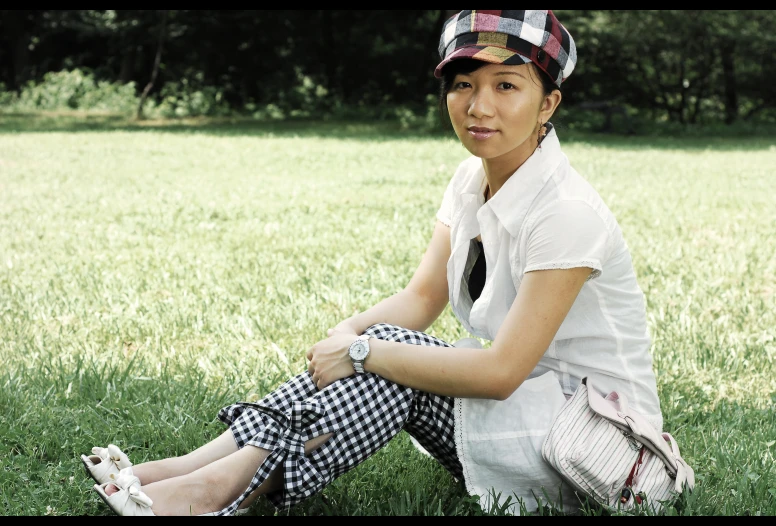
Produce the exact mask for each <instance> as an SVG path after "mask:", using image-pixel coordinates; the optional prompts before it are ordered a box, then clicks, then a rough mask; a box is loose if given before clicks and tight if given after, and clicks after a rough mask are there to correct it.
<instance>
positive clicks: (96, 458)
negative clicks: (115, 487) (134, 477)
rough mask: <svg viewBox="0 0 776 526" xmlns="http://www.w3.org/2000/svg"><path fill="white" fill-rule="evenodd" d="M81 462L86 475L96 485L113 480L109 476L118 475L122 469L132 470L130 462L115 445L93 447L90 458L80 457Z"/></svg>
mask: <svg viewBox="0 0 776 526" xmlns="http://www.w3.org/2000/svg"><path fill="white" fill-rule="evenodd" d="M81 462H83V464H84V468H85V469H86V473H87V474H88V475H89V476H90V477H92V478H93V479H94V481H95V482H96V483H97V484H102V483H104V482H109V481H111V480H113V479H111V475H118V473H119V471H121V470H122V469H130V470H131V468H132V462H130V461H129V458H127V455H125V454H124V452H123V451H121V450H120V449H119V448H118V446H116V445H115V444H109V445H108V447H93V448H92V455H91V456H88V457H87V456H86V455H81ZM130 472H131V471H130Z"/></svg>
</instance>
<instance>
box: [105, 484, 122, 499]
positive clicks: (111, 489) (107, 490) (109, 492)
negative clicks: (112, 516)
mask: <svg viewBox="0 0 776 526" xmlns="http://www.w3.org/2000/svg"><path fill="white" fill-rule="evenodd" d="M118 490H119V488H117V487H116V485H115V484H108V485H107V486H105V494H106V495H107V496H109V497H110V496H111V495H113V494H114V493H116V492H117V491H118Z"/></svg>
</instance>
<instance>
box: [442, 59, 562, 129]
mask: <svg viewBox="0 0 776 526" xmlns="http://www.w3.org/2000/svg"><path fill="white" fill-rule="evenodd" d="M488 64H489V62H483V61H482V60H476V59H473V58H459V59H456V60H451V61H450V62H448V63H447V64H446V65H445V67H444V68H442V78H440V79H439V111H440V113H441V117H442V120H443V121H444V120H445V117H446V116H447V94H448V93H449V92H450V90H451V89H453V81H454V80H455V76H456V75H458V74H463V75H468V74H469V73H472V72H474V71H477V70H478V69H480V68H481V67H482V66H486V65H488ZM529 64H530V65H531V69H533V70H534V72H535V73H537V74H538V77H539V81H540V82H541V83H542V90H543V91H544V95H545V96H546V95H549V94H550V93H552V92H553V91H555V90H560V88H559V87H558V86H557V85H556V84H555V82H554V81H553V80H552V79H551V78H550V76H549V75H547V74H546V73H545V72H544V71H542V70H541V69H539V68H537V67H536V65H534V64H533V62H529Z"/></svg>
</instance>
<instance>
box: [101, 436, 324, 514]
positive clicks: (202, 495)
mask: <svg viewBox="0 0 776 526" xmlns="http://www.w3.org/2000/svg"><path fill="white" fill-rule="evenodd" d="M225 434H226V433H225ZM222 436H224V435H222ZM228 437H229V439H230V440H232V443H233V444H234V440H233V439H232V436H231V432H228ZM330 437H331V433H327V434H325V435H321V436H319V437H316V438H314V439H312V440H310V441H308V442H307V443H306V444H305V454H307V453H309V452H310V451H312V450H314V449H315V448H317V447H318V446H320V445H321V444H323V443H324V442H326V441H327V440H328V439H329V438H330ZM220 438H221V437H219V438H218V439H216V441H217V440H219V439H220ZM214 442H215V441H214ZM212 443H213V442H211V444H212ZM200 449H201V448H200ZM234 449H235V452H233V453H232V454H230V455H227V456H224V457H222V458H219V459H216V460H214V461H213V462H210V463H208V464H206V465H204V466H203V467H200V468H198V469H196V470H194V471H192V472H189V473H185V474H182V475H180V476H175V477H172V478H166V479H163V480H159V481H158V482H153V483H150V484H148V485H145V484H143V492H144V493H145V494H146V495H148V496H149V497H150V498H151V500H153V501H154V505H153V506H152V508H151V509H152V511H153V512H154V514H156V515H200V514H202V513H209V512H214V511H218V510H220V509H223V508H225V507H226V506H228V505H229V504H230V503H231V502H233V501H234V500H235V499H236V498H237V497H239V496H240V495H242V493H243V492H244V491H245V488H247V487H248V485H249V484H250V482H251V480H252V479H253V476H254V475H255V474H256V471H257V470H258V469H259V466H260V465H261V463H262V462H264V459H266V458H267V456H268V455H269V453H270V452H269V451H267V450H266V449H261V448H258V447H253V446H249V447H244V448H242V449H241V450H239V451H237V446H234ZM197 451H199V450H197ZM194 453H196V451H195V452H194ZM180 458H183V457H180ZM198 458H199V457H198ZM167 460H173V459H167ZM160 462H161V461H160ZM187 465H190V464H187ZM141 482H142V479H141ZM282 482H283V474H282V473H281V471H280V470H276V471H275V472H273V473H272V475H271V476H270V477H269V478H267V480H265V481H264V483H263V484H262V485H261V486H259V487H258V488H257V489H256V490H255V491H254V492H253V493H252V494H251V495H250V496H249V497H248V498H247V499H245V501H244V502H243V503H242V504H241V505H240V508H247V507H249V506H250V505H251V504H252V503H253V502H255V500H256V499H257V498H258V497H259V495H263V494H264V493H267V492H270V491H275V490H277V489H280V487H281V484H282ZM115 491H116V488H115V486H108V488H106V492H107V493H108V494H109V495H110V494H112V493H113V492H115Z"/></svg>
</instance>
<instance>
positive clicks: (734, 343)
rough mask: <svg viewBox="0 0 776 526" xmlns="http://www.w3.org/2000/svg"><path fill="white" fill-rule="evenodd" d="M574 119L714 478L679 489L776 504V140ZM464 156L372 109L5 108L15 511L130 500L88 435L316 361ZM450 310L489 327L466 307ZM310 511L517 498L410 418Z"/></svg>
mask: <svg viewBox="0 0 776 526" xmlns="http://www.w3.org/2000/svg"><path fill="white" fill-rule="evenodd" d="M157 124H158V123H157ZM559 136H560V138H561V141H562V144H563V145H564V149H565V151H566V153H567V155H568V156H569V158H570V159H571V162H572V164H573V165H574V166H575V167H576V168H577V170H578V171H579V172H580V173H581V174H582V175H583V176H585V177H586V178H587V179H588V180H589V181H590V182H591V183H592V184H593V186H594V187H595V188H596V189H597V190H598V191H599V192H600V194H601V195H602V197H603V198H604V200H605V201H606V202H607V204H608V205H609V207H610V208H611V209H612V211H613V212H614V213H615V215H616V216H617V218H618V220H619V222H620V225H621V227H622V229H623V232H624V235H625V238H626V240H627V242H628V244H629V246H630V248H631V251H632V255H633V260H634V265H635V270H636V274H637V277H638V280H639V283H640V285H641V287H642V289H643V290H644V293H645V294H646V298H647V308H648V318H649V320H648V321H649V328H650V332H651V335H652V338H653V347H652V353H653V359H654V364H655V368H656V372H657V379H658V388H659V394H660V399H661V402H662V408H663V412H664V416H665V428H666V430H668V431H670V432H671V433H672V434H673V435H674V436H675V437H676V438H677V440H678V442H679V444H680V446H681V450H682V454H683V456H684V458H685V459H686V460H687V461H688V462H689V463H690V465H691V466H693V467H694V469H695V472H696V479H697V487H696V490H695V491H694V492H693V493H692V494H691V495H689V496H688V497H687V498H686V499H684V500H683V502H682V503H681V505H680V506H679V507H677V508H672V509H670V510H669V513H681V514H688V515H756V514H762V515H776V467H774V456H776V413H775V412H774V405H776V366H775V364H774V362H775V361H776V341H775V340H774V338H776V330H775V327H776V253H775V252H776V242H774V240H775V239H776V214H775V213H774V209H775V208H776V197H774V196H775V195H776V173H774V171H775V169H776V138H773V137H761V138H756V137H755V138H752V137H745V138H739V139H736V138H728V139H711V138H706V139H704V138H700V137H695V138H692V139H689V138H688V139H682V138H676V137H674V138H644V137H641V138H614V137H607V136H594V135H589V136H580V135H573V134H569V136H565V135H564V132H563V130H562V129H559ZM466 156H467V152H466V151H465V150H464V149H463V148H462V147H461V146H460V145H459V144H458V142H457V141H455V140H454V139H453V138H451V137H449V136H441V135H437V136H432V135H423V134H413V133H409V132H402V131H401V130H398V129H394V128H390V127H384V126H382V127H381V126H375V125H368V124H357V123H352V124H337V123H287V124H283V123H279V124H273V125H250V124H244V123H233V124H230V123H228V122H222V123H201V122H197V123H184V124H179V125H163V124H158V125H146V126H139V125H129V124H122V123H118V124H117V123H115V122H112V121H109V120H95V121H94V122H91V121H87V120H84V119H71V120H67V119H62V118H52V119H48V120H46V119H43V120H40V119H38V120H36V119H34V118H31V117H18V116H17V117H14V116H3V115H0V363H2V370H0V467H1V469H0V514H2V515H45V514H50V515H83V514H88V515H109V514H110V512H109V510H108V509H107V507H106V506H105V505H104V504H103V503H102V502H101V501H100V500H99V498H98V497H97V496H96V494H95V493H94V492H93V491H92V490H91V485H92V484H91V482H90V480H91V479H87V477H86V475H85V474H84V471H83V468H82V466H81V463H80V460H79V458H78V457H79V455H80V454H81V453H84V452H87V451H88V450H89V449H90V448H91V446H92V445H105V444H107V443H109V442H111V441H113V442H115V443H116V444H118V445H120V446H121V447H123V448H124V449H125V451H127V452H128V454H129V456H130V458H132V459H133V461H134V462H135V463H140V462H143V461H146V460H152V459H157V458H161V457H165V456H171V455H179V454H183V453H185V452H188V451H189V450H191V449H194V448H196V447H198V446H200V445H201V444H203V443H204V442H205V441H207V440H209V439H211V438H214V437H215V436H217V435H218V434H220V433H221V432H222V431H223V430H224V426H223V425H222V424H221V423H220V422H219V421H218V420H217V419H216V418H215V417H216V413H217V412H218V409H219V408H220V407H222V406H224V405H227V404H229V403H231V402H232V401H234V400H236V399H249V398H256V397H259V396H261V395H263V394H265V393H267V392H268V391H270V390H271V389H273V388H274V387H275V386H277V385H278V384H279V383H281V382H282V381H283V380H284V379H285V378H287V377H288V376H289V375H292V374H295V373H297V372H301V371H302V370H304V369H305V368H306V363H305V358H304V354H305V351H306V350H307V349H308V348H309V347H310V346H311V345H312V344H313V343H315V342H316V341H318V340H319V339H321V338H323V337H325V334H326V329H327V328H329V327H331V326H333V325H334V324H336V323H337V322H338V321H340V320H341V319H343V318H345V317H347V316H349V315H351V314H352V313H354V312H357V311H360V310H363V309H366V308H368V307H370V306H371V305H373V304H374V303H376V302H378V301H379V300H381V299H382V298H384V297H386V296H387V295H390V294H392V293H394V292H396V291H398V290H399V289H400V288H402V287H403V286H404V285H405V284H406V283H407V281H408V279H409V277H410V276H411V274H412V272H413V270H414V269H415V267H416V265H417V264H418V262H419V260H420V257H421V255H422V253H423V251H424V249H425V246H426V243H427V242H428V240H429V237H430V234H431V231H432V229H433V226H434V215H435V212H436V210H437V207H438V206H439V203H440V201H441V198H442V193H443V191H444V189H445V186H446V184H447V182H448V180H449V179H450V177H451V175H452V173H453V171H454V169H455V167H456V165H457V164H458V163H459V162H460V161H461V160H462V159H464V158H465V157H466ZM428 332H430V333H432V334H434V335H436V336H439V337H441V338H443V339H446V340H448V341H454V340H456V339H458V338H460V337H464V336H466V334H464V331H463V329H462V328H461V327H460V326H459V325H458V324H457V322H456V320H455V318H454V317H453V315H452V313H451V312H450V310H449V308H448V309H446V310H445V312H444V313H443V315H442V316H441V317H440V318H439V319H438V320H437V321H436V322H435V323H434V325H433V326H432V327H431V328H430V329H429V331H428ZM253 513H255V514H259V515H268V514H269V515H271V514H273V513H274V510H273V509H272V508H271V507H269V506H268V505H266V504H259V505H257V506H256V507H255V508H254V509H253ZM289 513H290V514H291V515H324V514H338V515H363V514H369V515H386V514H391V515H396V514H448V515H474V514H482V513H498V510H480V509H479V507H478V506H477V505H476V504H475V503H474V499H472V498H470V497H468V496H467V495H466V493H465V491H464V489H463V487H462V485H461V484H460V483H456V482H455V481H454V479H453V478H452V477H451V476H449V475H448V474H447V472H446V471H444V470H443V469H442V468H441V467H440V466H438V465H437V464H436V463H435V462H434V461H432V460H430V459H428V458H426V457H424V456H422V455H420V454H419V453H418V452H416V451H415V450H414V448H413V447H412V444H411V443H410V441H409V438H408V437H407V436H406V434H402V435H400V436H399V437H397V439H396V440H394V441H393V442H392V443H391V444H389V445H388V447H386V448H385V449H383V450H381V451H380V452H378V453H377V454H376V455H374V456H373V457H371V458H370V459H369V460H367V461H366V462H365V463H364V464H363V465H362V466H360V467H359V468H358V469H356V470H354V471H352V472H350V473H347V474H346V475H344V476H342V477H341V478H339V479H337V480H336V481H335V482H334V483H332V484H331V485H330V486H329V487H327V488H326V489H325V490H324V492H323V493H322V494H321V495H319V496H316V497H313V498H312V499H310V500H309V501H307V502H306V503H304V504H302V505H300V506H298V507H296V508H293V509H292V510H290V512H289Z"/></svg>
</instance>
